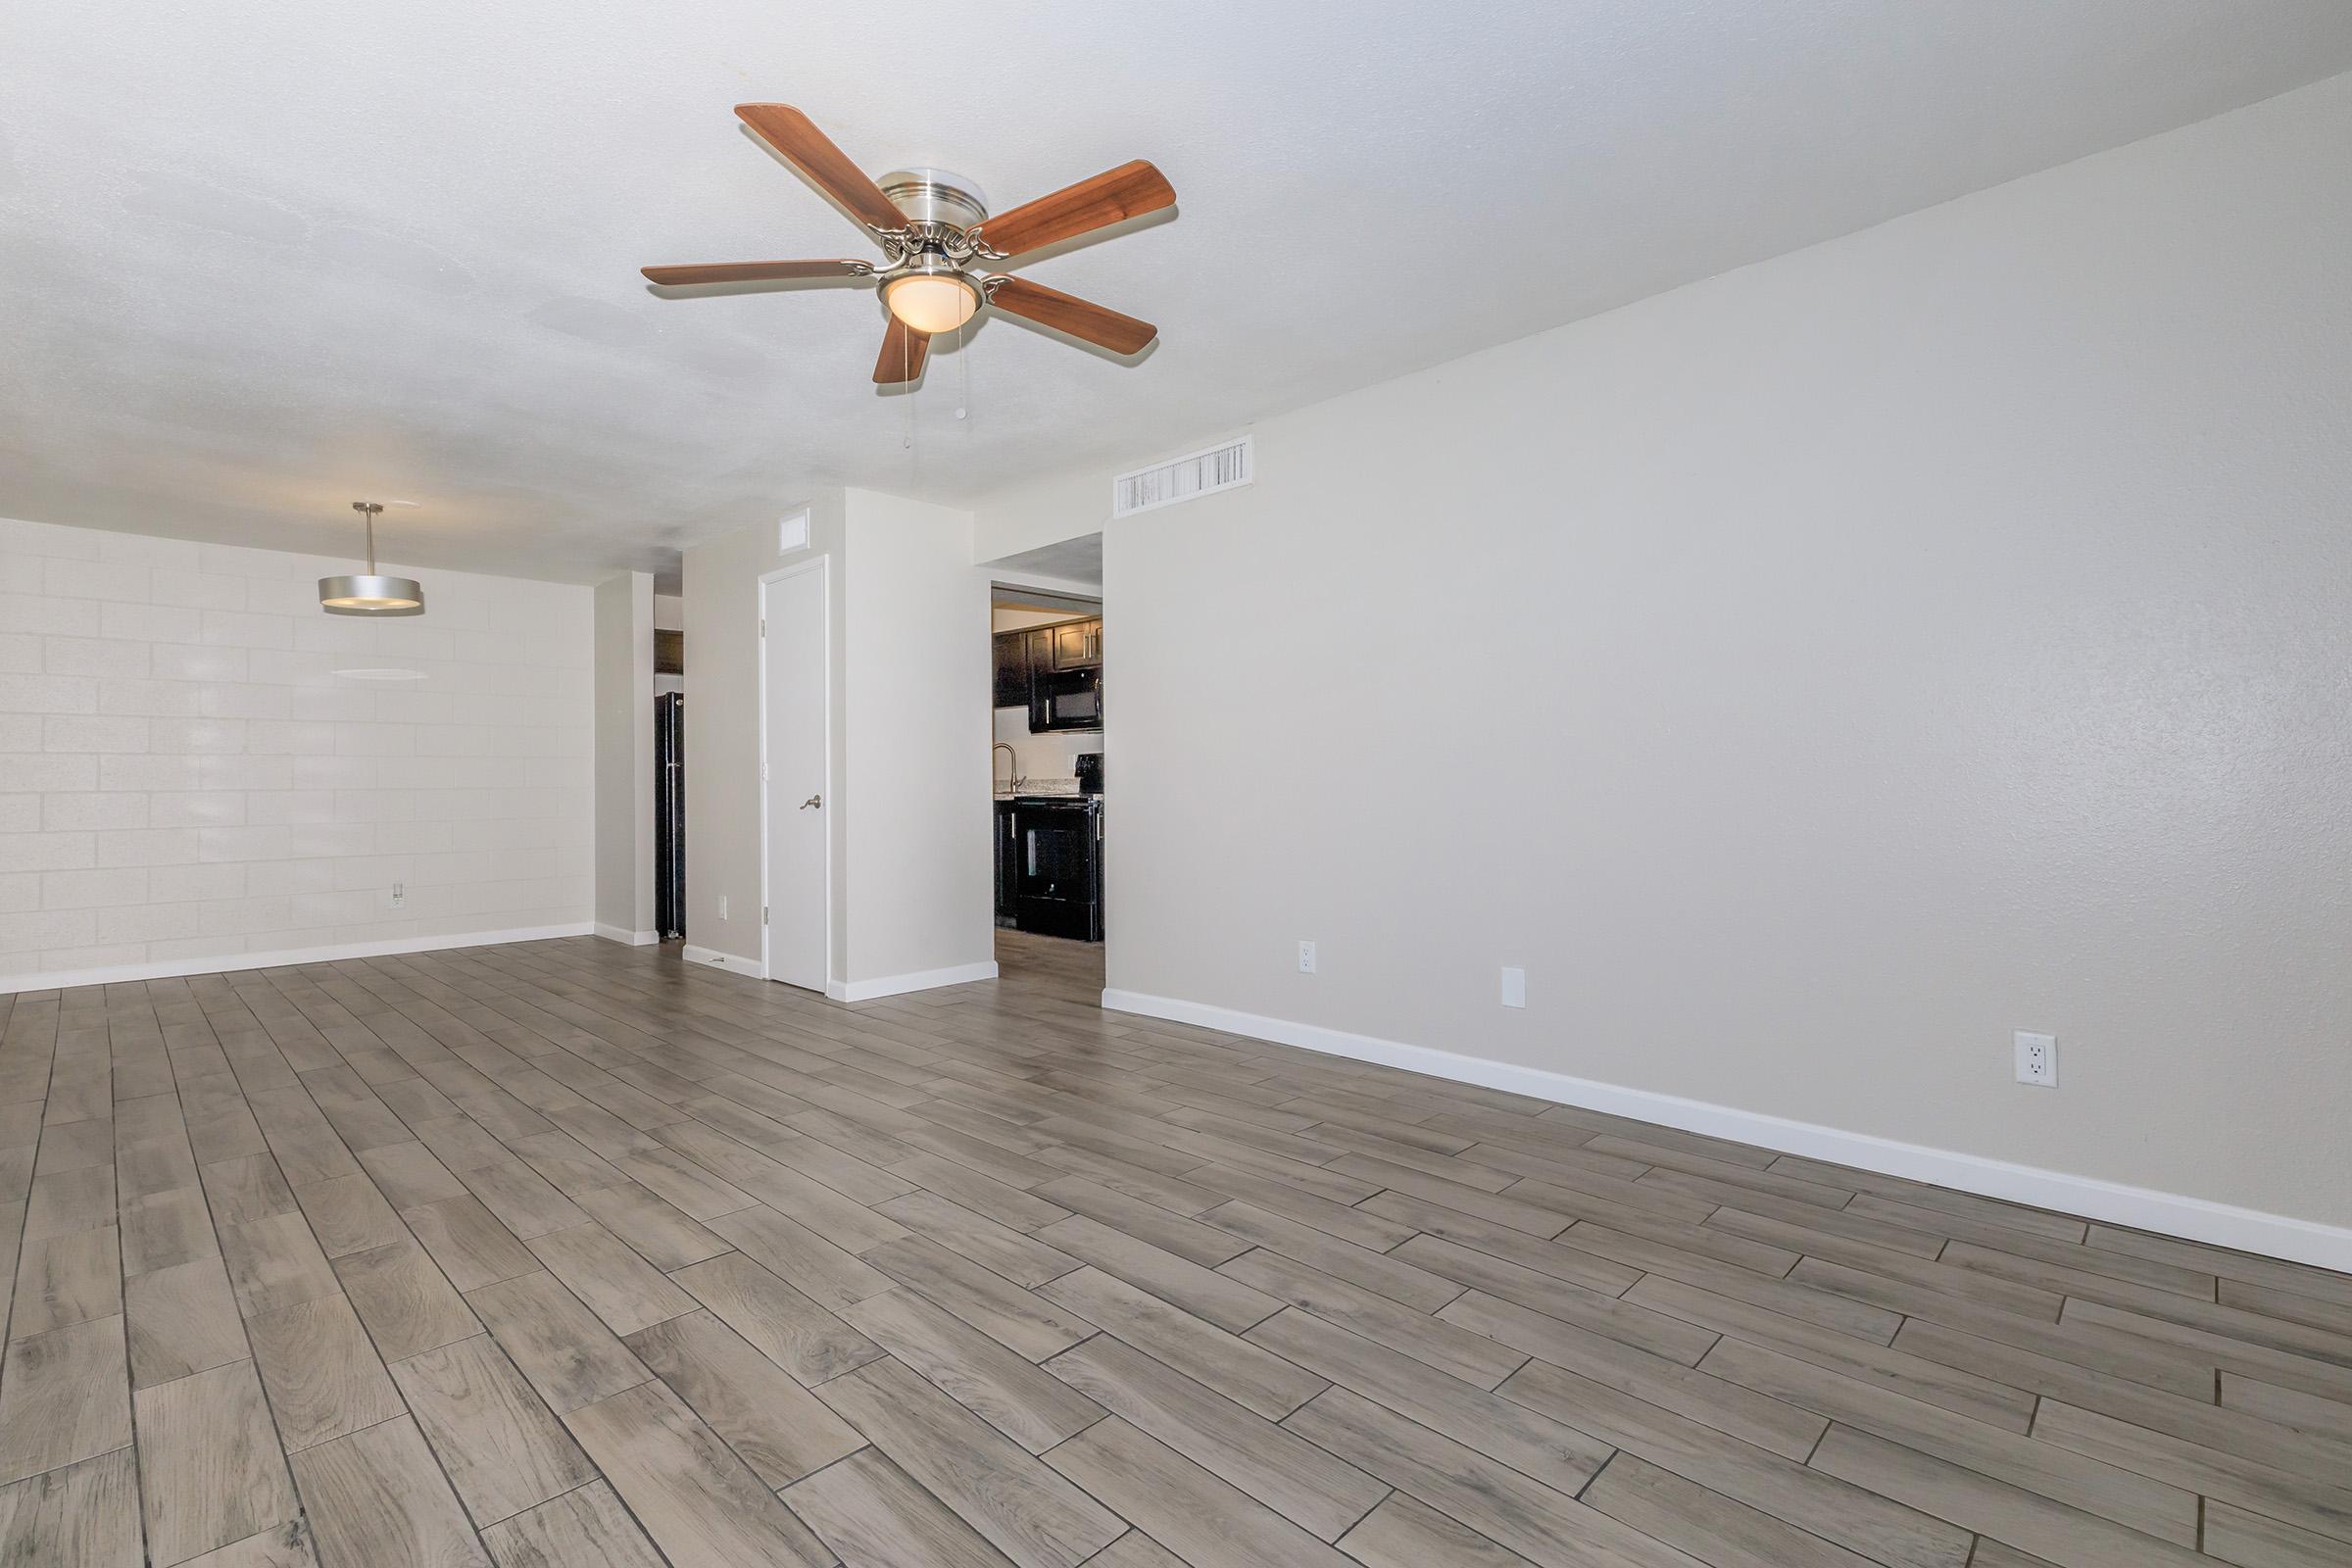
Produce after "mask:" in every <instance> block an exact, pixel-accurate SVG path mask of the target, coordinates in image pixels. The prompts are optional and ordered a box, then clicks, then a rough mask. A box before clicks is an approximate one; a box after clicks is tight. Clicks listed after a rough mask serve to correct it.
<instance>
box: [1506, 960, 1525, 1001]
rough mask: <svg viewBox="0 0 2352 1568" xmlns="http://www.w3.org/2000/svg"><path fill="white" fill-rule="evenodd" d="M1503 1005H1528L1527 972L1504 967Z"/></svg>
mask: <svg viewBox="0 0 2352 1568" xmlns="http://www.w3.org/2000/svg"><path fill="white" fill-rule="evenodd" d="M1502 1005H1504V1006H1506V1007H1524V1006H1526V1005H1527V971H1526V970H1525V969H1513V968H1510V967H1509V966H1507V965H1506V966H1504V968H1503V971H1502Z"/></svg>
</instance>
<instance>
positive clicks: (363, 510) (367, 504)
mask: <svg viewBox="0 0 2352 1568" xmlns="http://www.w3.org/2000/svg"><path fill="white" fill-rule="evenodd" d="M351 510H352V511H354V512H356V513H358V514H359V515H361V516H363V517H365V518H367V519H368V576H370V577H372V576H374V575H375V516H376V514H377V513H379V512H381V511H383V510H384V504H383V503H382V502H381V501H354V502H353V503H352V504H351Z"/></svg>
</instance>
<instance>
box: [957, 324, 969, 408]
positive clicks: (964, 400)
mask: <svg viewBox="0 0 2352 1568" xmlns="http://www.w3.org/2000/svg"><path fill="white" fill-rule="evenodd" d="M971 324H972V323H971V318H969V317H966V318H964V319H962V320H960V321H957V322H956V376H957V377H958V378H959V379H960V380H961V381H962V382H963V390H962V392H960V393H958V394H957V402H956V417H957V418H958V419H960V418H962V417H964V416H965V415H966V414H967V413H969V412H970V410H971V407H972V367H971V362H970V361H968V360H966V359H965V358H964V357H963V331H964V328H965V327H967V326H969V325H971ZM963 433H964V434H965V435H970V434H971V433H972V427H971V426H970V425H968V424H967V425H965V426H964V427H963Z"/></svg>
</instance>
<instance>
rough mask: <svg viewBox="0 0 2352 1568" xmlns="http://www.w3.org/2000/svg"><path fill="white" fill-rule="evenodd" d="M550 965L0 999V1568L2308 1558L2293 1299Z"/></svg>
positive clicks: (1047, 1005) (1168, 1042)
mask: <svg viewBox="0 0 2352 1568" xmlns="http://www.w3.org/2000/svg"><path fill="white" fill-rule="evenodd" d="M1100 984H1101V970H1100V956H1099V953H1098V952H1097V951H1096V950H1089V949H1085V948H1080V947H1073V946H1070V945H1065V944H1056V943H1051V942H1044V941H1040V940H1036V939H1021V938H1007V939H1006V942H1005V977H1004V978H1003V979H1002V980H1000V981H997V982H993V983H990V984H985V985H973V986H966V987H960V988H957V989H955V990H950V991H940V992H932V993H927V994H924V995H920V996H914V997H907V998H902V999H897V1000H894V1001H891V1002H886V1003H879V1004H871V1005H863V1006H859V1007H855V1008H852V1007H842V1006H836V1005H829V1004H827V1003H824V1002H822V1001H820V1000H817V999H814V998H811V997H809V996H808V995H806V994H803V993H799V992H794V991H791V990H787V989H784V988H782V987H774V986H767V985H762V984H760V983H757V982H754V981H750V980H746V979H743V978H740V977H737V976H732V975H727V974H723V973H718V972H714V971H711V970H708V969H701V968H691V967H688V966H686V965H684V964H682V963H680V962H679V961H678V960H677V959H676V958H675V957H673V956H666V955H664V954H662V953H660V952H657V951H655V950H649V949H641V950H634V951H632V950H629V949H624V948H619V947H615V946H613V945H611V944H607V943H601V942H597V941H594V940H589V939H581V940H573V941H558V942H543V943H532V944H526V945H521V946H515V947H505V948H480V949H474V950H470V951H464V952H452V953H441V954H431V955H421V956H412V957H395V958H378V959H372V960H366V961H354V962H346V963H332V964H319V965H312V966H303V967H299V968H289V969H279V970H269V971H255V972H247V973H238V974H228V975H216V976H206V977H201V978H196V979H188V980H169V981H154V982H149V983H146V984H134V985H117V986H108V987H105V988H103V989H89V990H77V991H71V992H66V993H62V994H60V993H54V992H52V993H27V994H25V995H20V996H16V997H14V998H7V997H0V1173H4V1176H5V1187H4V1188H0V1193H4V1195H5V1198H6V1199H7V1200H8V1206H7V1208H6V1210H5V1215H4V1223H5V1237H6V1241H7V1245H8V1246H9V1247H10V1248H11V1249H13V1250H15V1253H16V1258H15V1265H14V1268H13V1271H12V1273H13V1278H14V1281H15V1289H14V1292H13V1299H12V1300H11V1302H10V1306H9V1312H8V1319H7V1330H6V1354H5V1360H4V1362H0V1563H7V1564H20V1563H22V1564H42V1565H49V1564H59V1565H73V1568H114V1565H123V1568H129V1565H134V1564H139V1563H142V1562H148V1563H153V1564H155V1565H157V1568H172V1565H177V1564H183V1563H192V1564H201V1565H205V1568H291V1565H300V1564H310V1563H314V1562H315V1563H319V1564H324V1565H325V1568H373V1565H378V1564H383V1565H396V1564H397V1565H410V1564H416V1565H433V1568H447V1565H477V1568H478V1565H485V1564H490V1563H495V1564H497V1565H499V1568H597V1565H613V1568H657V1565H659V1564H661V1563H662V1562H664V1561H666V1562H668V1563H670V1564H673V1565H675V1568H703V1565H706V1564H734V1565H752V1564H760V1565H773V1564H828V1563H832V1562H834V1561H836V1560H838V1561H840V1562H843V1563H846V1564H849V1565H852V1568H920V1565H925V1564H952V1565H956V1568H981V1565H991V1568H1003V1565H1005V1564H1007V1563H1010V1564H1017V1565H1019V1568H1077V1565H1079V1564H1091V1565H1094V1568H1165V1565H1168V1564H1172V1563H1190V1564H1194V1565H1196V1568H1226V1565H1252V1568H1257V1565H1263V1568H1273V1565H1281V1568H1316V1565H1340V1564H1347V1563H1357V1564H1365V1565H1370V1568H1437V1565H1455V1564H1458V1565H1464V1568H1517V1565H1520V1564H1524V1563H1534V1564H1542V1565H1547V1568H1565V1565H1571V1564H1574V1565H1584V1564H1613V1565H1620V1568H1622V1565H1665V1564H1683V1565H1689V1564H1691V1563H1705V1564H1709V1565H1712V1568H1758V1565H1765V1564H1774V1565H1779V1564H1794V1565H1804V1568H1814V1565H1818V1568H1830V1565H1844V1568H1859V1565H1863V1564H1869V1563H1877V1564H1883V1565H1886V1568H1962V1565H1964V1564H1969V1565H1973V1568H2029V1565H2032V1564H2034V1563H2036V1562H2043V1563H2055V1564H2060V1565H2063V1568H2149V1565H2154V1568H2163V1565H2166V1564H2188V1563H2191V1562H2194V1561H2199V1560H2214V1559H2220V1560H2225V1561H2229V1562H2232V1563H2237V1564H2241V1565H2244V1568H2311V1565H2317V1564H2324V1563H2325V1564H2344V1563H2347V1562H2352V1278H2347V1277H2345V1276H2342V1275H2335V1274H2329V1273H2326V1272H2323V1271H2320V1270H2316V1269H2311V1268H2302V1267H2295V1266H2290V1265H2287V1264H2282V1263H2278V1262H2273V1261H2267V1260H2265V1259H2262V1258H2257V1257H2249V1256H2244V1255H2241V1254H2237V1253H2232V1252H2227V1251H2222V1250H2216V1249H2213V1248H2209V1247H2200V1246H2192V1245H2188V1244H2184V1243H2180V1242H2177V1241H2170V1240H2167V1239H2165V1238H2162V1237H2158V1236H2150V1235H2144V1234H2139V1233H2134V1232H2130V1231H2123V1230H2118V1229H2114V1228H2111V1227H2108V1226H2105V1225H2098V1224H2088V1223H2085V1222H2084V1221H2082V1220H2081V1219H2075V1218H2070V1217H2068V1216H2066V1215H2062V1214H2053V1213H2046V1212H2041V1211H2037V1210H2033V1209H2026V1208H2019V1207H2013V1206H2010V1205H2007V1204H2003V1203H1997V1202H1991V1201H1985V1200H1983V1199H1978V1198H1972V1197H1968V1196H1964V1195H1962V1194H1958V1193H1953V1192H1949V1191H1945V1190H1942V1189H1938V1188H1934V1187H1926V1186H1921V1185H1918V1184H1916V1183H1912V1182H1906V1181H1897V1180H1893V1179H1890V1178H1887V1177H1883V1176H1874V1175H1871V1174H1869V1173H1866V1172H1863V1171H1858V1170H1849V1169H1843V1168H1839V1167H1835V1166H1828V1165H1822V1164H1817V1163H1814V1162H1811V1161H1808V1160H1803V1159H1794V1158H1789V1157H1784V1156H1780V1155H1776V1154H1774V1153H1772V1152H1769V1151H1766V1150H1760V1149H1753V1148H1748V1147H1745V1146H1742V1145H1739V1144H1729V1143H1723V1142H1719V1141H1716V1140H1712V1139H1706V1138H1698V1137H1692V1136H1691V1135H1688V1134H1684V1133H1679V1132H1673V1131H1670V1130H1667V1129H1664V1128H1660V1127H1655V1126H1650V1125H1646V1124H1643V1123H1640V1122H1632V1121H1624V1120H1620V1119H1617V1118H1614V1117H1610V1116H1603V1115H1595V1114H1593V1113H1591V1112H1587V1111H1582V1110H1577V1109H1572V1108H1570V1107H1567V1106H1561V1105H1553V1104H1549V1103H1544V1102H1542V1101H1536V1100H1529V1099H1524V1098H1521V1097H1518V1096H1514V1095H1506V1094H1498V1093H1494V1092H1490V1091H1486V1090H1480V1089H1473V1088H1465V1087H1463V1086H1460V1085H1456V1084H1449V1083H1444V1082H1440V1081H1436V1080H1432V1079H1426V1078H1418V1077H1414V1076H1411V1075H1409V1074H1406V1073H1401V1072H1397V1071H1393V1070H1389V1069H1386V1068H1381V1067H1374V1066H1367V1065H1362V1064H1358V1063H1352V1062H1348V1061H1343V1060H1336V1059H1332V1058H1328V1057H1321V1056H1315V1055H1311V1054H1305V1053H1302V1052H1298V1051H1293V1050H1288V1049H1285V1048H1282V1047H1277V1046H1271V1045H1266V1044H1263V1043H1259V1042H1253V1041H1249V1040H1241V1039H1236V1038H1233V1037H1230V1036H1223V1035H1217V1034H1213V1033H1209V1032H1206V1031H1202V1030H1198V1029H1190V1028H1183V1027H1179V1026H1174V1025H1168V1024H1161V1023H1156V1022H1153V1021H1152V1020H1148V1019H1143V1018H1135V1017H1127V1016H1122V1015H1119V1014H1113V1013H1104V1012H1102V1011H1100V1010H1099V1009H1098V1008H1097V1006H1096V1005H1095V991H1096V988H1097V987H1099V986H1100Z"/></svg>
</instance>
